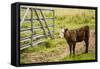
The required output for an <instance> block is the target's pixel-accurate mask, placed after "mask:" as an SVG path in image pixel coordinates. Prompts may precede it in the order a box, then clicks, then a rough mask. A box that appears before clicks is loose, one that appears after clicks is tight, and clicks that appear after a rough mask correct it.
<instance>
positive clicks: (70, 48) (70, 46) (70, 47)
mask: <svg viewBox="0 0 100 69" xmlns="http://www.w3.org/2000/svg"><path fill="white" fill-rule="evenodd" d="M69 50H70V56H71V55H72V44H71V43H69Z"/></svg>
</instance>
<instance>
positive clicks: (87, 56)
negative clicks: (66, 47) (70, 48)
mask: <svg viewBox="0 0 100 69" xmlns="http://www.w3.org/2000/svg"><path fill="white" fill-rule="evenodd" d="M61 60H62V61H78V60H95V54H93V53H87V54H79V55H75V56H71V57H70V56H65V57H64V58H62V59H61Z"/></svg>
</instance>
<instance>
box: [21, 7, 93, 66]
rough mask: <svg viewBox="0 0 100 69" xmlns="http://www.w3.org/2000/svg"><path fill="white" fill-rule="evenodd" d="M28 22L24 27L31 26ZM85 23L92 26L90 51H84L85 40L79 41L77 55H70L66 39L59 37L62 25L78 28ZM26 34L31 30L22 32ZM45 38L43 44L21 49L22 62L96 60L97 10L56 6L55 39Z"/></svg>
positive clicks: (22, 35)
mask: <svg viewBox="0 0 100 69" xmlns="http://www.w3.org/2000/svg"><path fill="white" fill-rule="evenodd" d="M62 10H63V11H62ZM50 15H51V14H49V15H47V16H50ZM26 24H27V25H25V24H23V25H22V27H29V26H30V25H29V24H28V23H26ZM85 25H88V26H89V27H90V37H89V53H87V54H85V53H84V51H85V46H84V42H79V43H77V44H76V55H75V56H71V57H70V56H69V46H68V44H67V42H66V40H65V39H64V38H60V37H59V34H60V30H61V27H64V28H68V29H76V28H80V27H82V26H85ZM26 35H27V36H29V35H31V34H30V32H29V33H27V34H25V33H24V34H21V37H24V36H26ZM45 40H46V41H45V42H43V43H41V44H38V45H36V46H31V47H29V48H26V49H24V50H21V53H20V59H21V60H20V63H21V64H23V63H24V64H25V63H41V62H59V61H76V60H77V61H78V60H95V10H88V9H64V8H61V9H60V8H56V9H55V27H54V39H50V38H47V39H45ZM26 43H27V42H26ZM21 44H23V42H21Z"/></svg>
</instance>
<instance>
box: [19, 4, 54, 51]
mask: <svg viewBox="0 0 100 69" xmlns="http://www.w3.org/2000/svg"><path fill="white" fill-rule="evenodd" d="M23 12H24V13H23ZM54 15H55V14H54V10H53V9H47V8H33V7H29V6H21V7H20V49H21V50H23V49H25V48H28V47H30V46H34V45H37V44H39V43H41V42H44V41H45V38H48V37H49V38H54V17H55V16H54ZM24 25H25V26H24ZM37 29H38V30H39V31H38V33H41V34H38V33H36V32H37ZM41 31H42V32H41ZM27 32H29V33H27ZM26 33H27V35H28V36H25V35H26ZM29 34H30V35H29ZM23 35H24V36H23ZM22 36H23V37H22Z"/></svg>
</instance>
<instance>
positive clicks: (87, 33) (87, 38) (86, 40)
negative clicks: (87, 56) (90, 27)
mask: <svg viewBox="0 0 100 69" xmlns="http://www.w3.org/2000/svg"><path fill="white" fill-rule="evenodd" d="M84 41H85V44H86V49H85V53H88V47H89V31H86V32H85V40H84Z"/></svg>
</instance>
